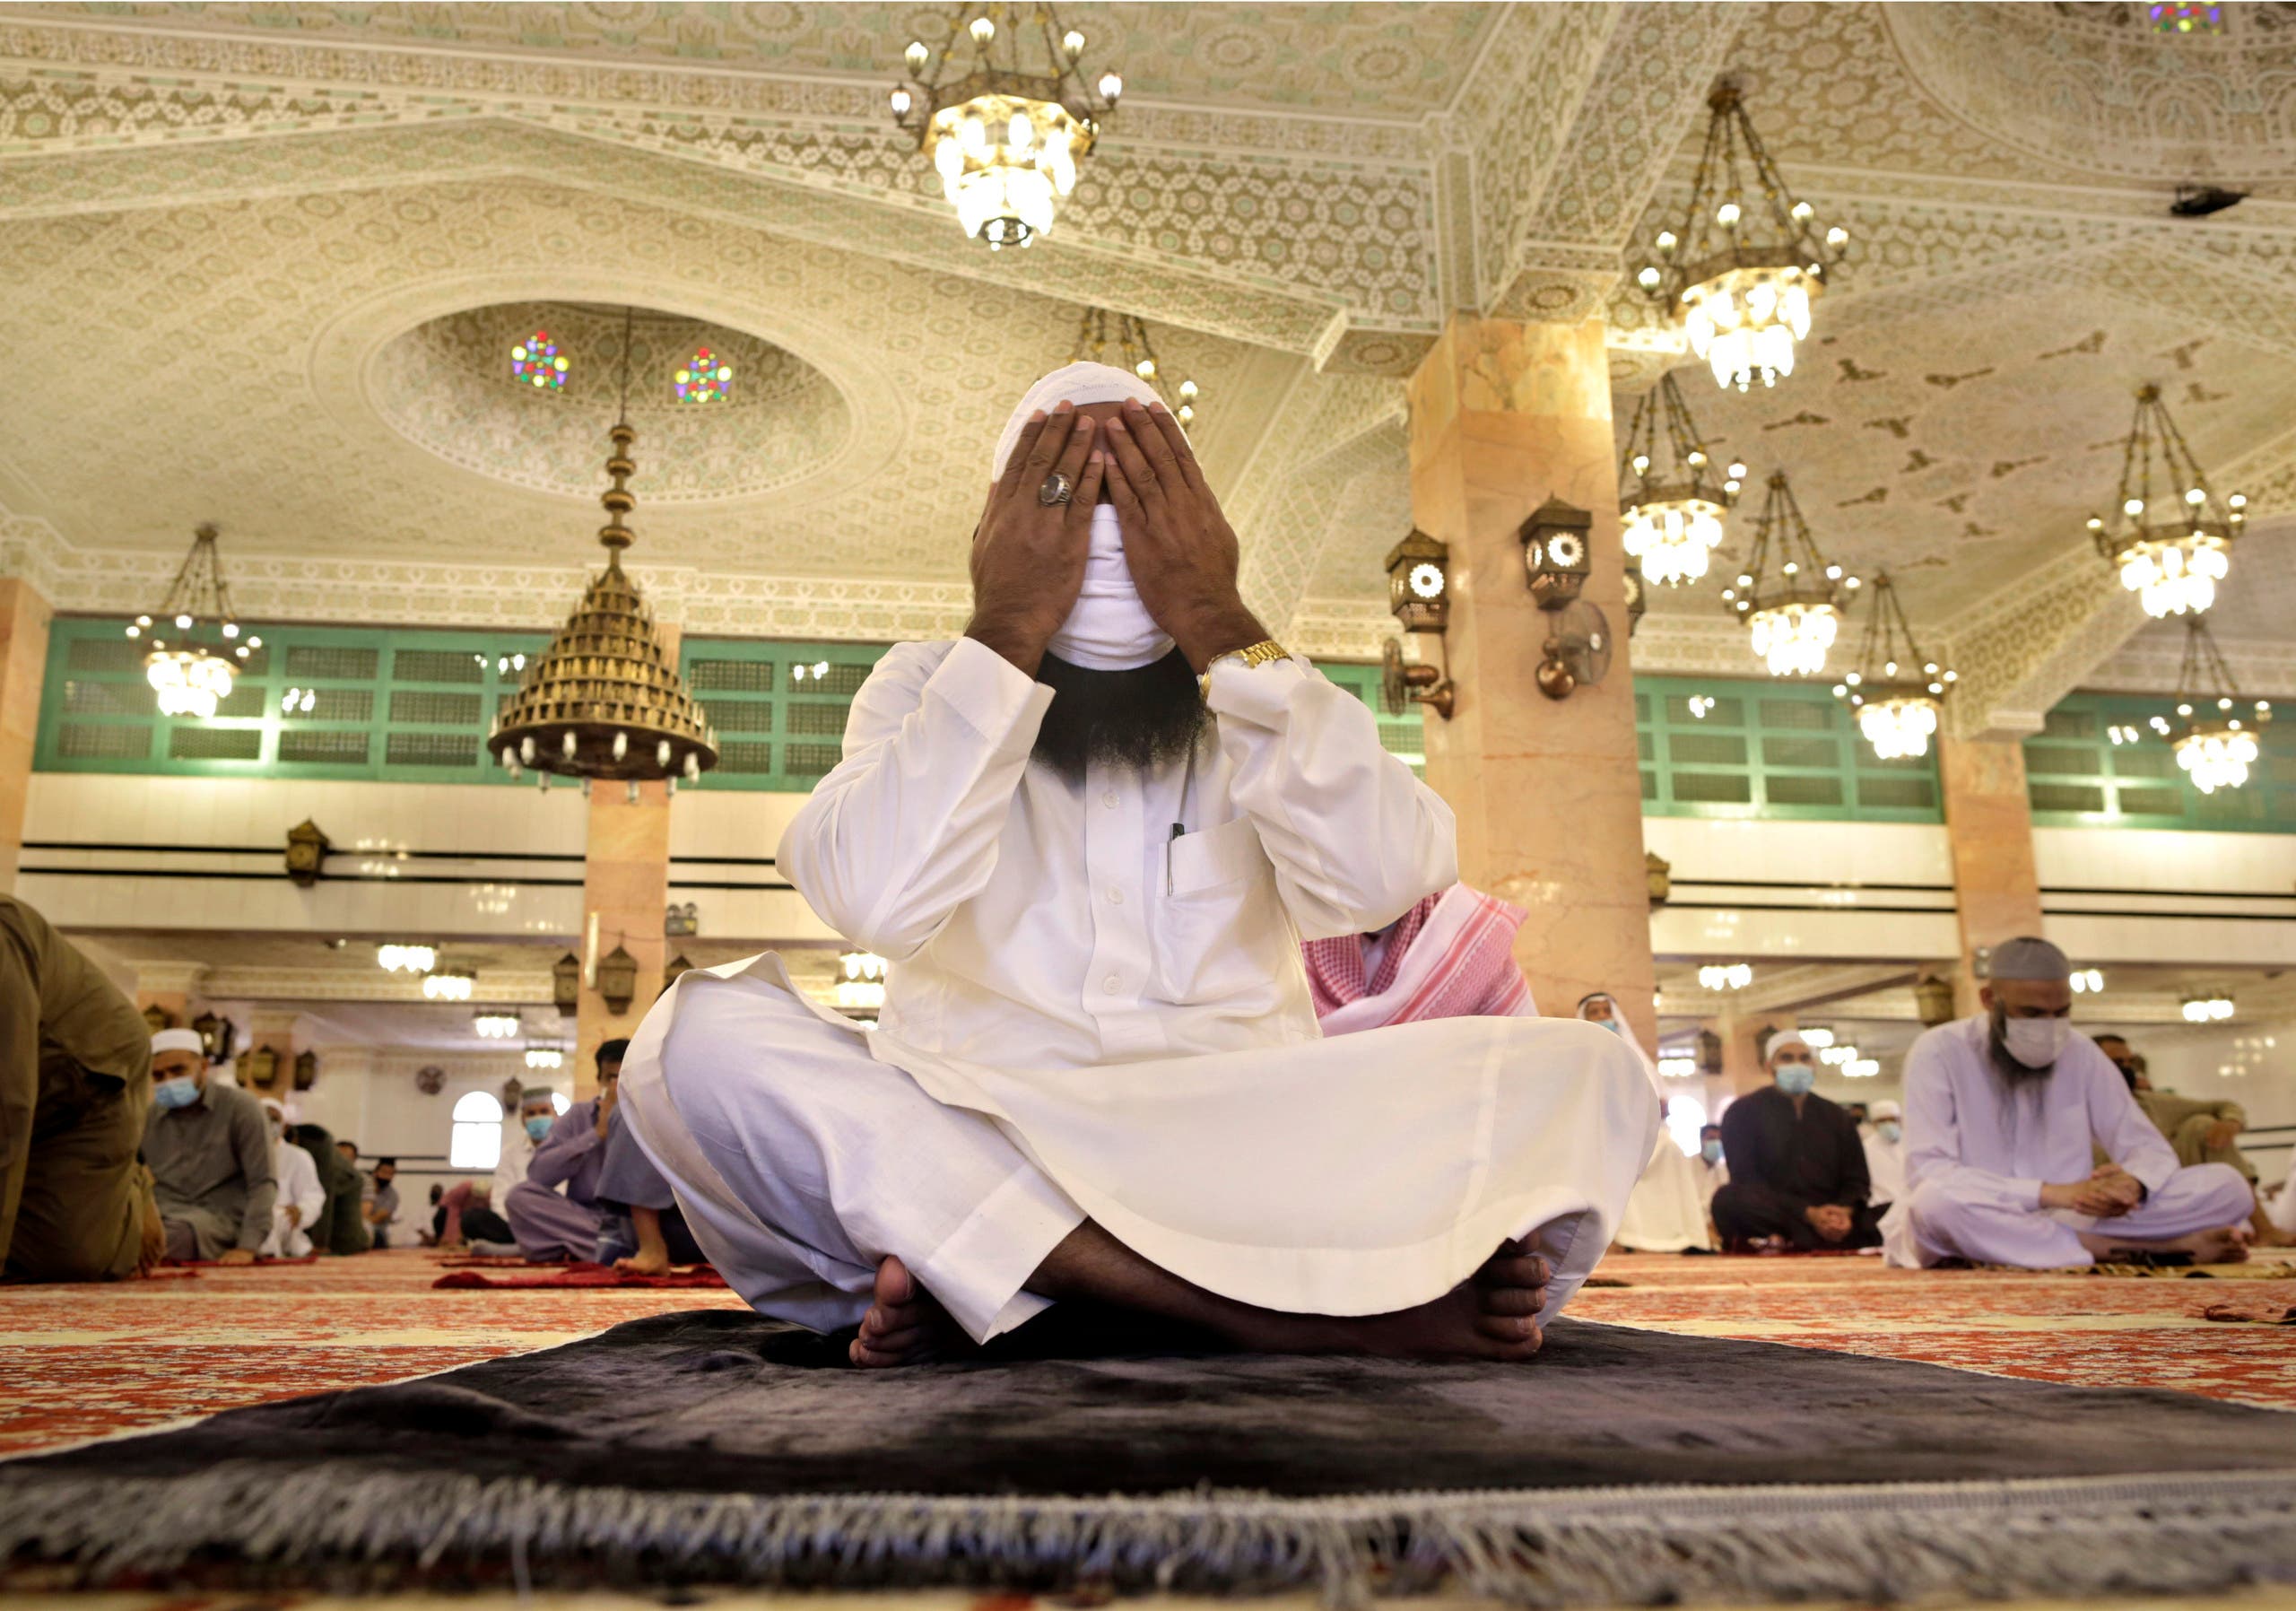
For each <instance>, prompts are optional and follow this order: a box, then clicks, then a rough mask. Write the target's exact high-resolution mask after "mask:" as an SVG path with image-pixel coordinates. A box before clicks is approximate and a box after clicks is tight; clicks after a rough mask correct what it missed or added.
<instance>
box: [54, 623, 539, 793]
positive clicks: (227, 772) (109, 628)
mask: <svg viewBox="0 0 2296 1611" xmlns="http://www.w3.org/2000/svg"><path fill="white" fill-rule="evenodd" d="M250 630H251V633H252V634H253V635H258V636H260V637H261V638H262V639H263V640H264V643H263V647H262V648H261V649H254V650H252V651H250V653H249V654H248V657H247V658H246V659H245V660H242V661H239V679H238V681H237V683H236V684H234V686H233V687H232V690H231V692H230V694H229V695H228V696H227V697H226V698H224V699H223V700H222V701H220V702H219V703H218V705H217V707H216V711H215V715H214V717H213V719H211V720H207V721H195V720H189V719H178V718H171V717H163V716H161V714H160V713H159V709H158V706H157V704H156V702H155V701H154V700H153V698H152V688H151V684H149V683H148V682H147V681H146V680H145V679H144V675H143V645H142V644H140V643H138V642H136V641H135V640H131V639H129V638H128V637H127V635H126V622H125V621H104V620H92V619H87V618H82V617H65V618H63V619H59V620H58V621H57V622H56V623H55V625H54V627H53V628H52V629H51V631H50V634H49V640H48V677H47V681H46V684H44V686H43V689H42V692H41V704H40V724H39V744H38V746H37V748H36V749H35V751H34V761H33V764H34V765H35V766H36V767H38V768H39V769H40V770H41V771H95V772H147V773H163V774H175V775H180V776H189V777H224V778H248V777H265V778H338V779H352V780H358V779H366V780H373V781H381V780H391V781H398V782H421V783H507V782H509V774H507V773H506V772H504V771H501V769H500V768H499V767H497V766H496V765H495V764H494V762H493V761H492V758H491V757H490V756H489V755H488V754H487V753H486V733H487V727H488V725H489V723H490V722H491V719H492V713H493V711H494V710H496V709H497V707H498V706H500V704H501V703H502V702H503V701H507V700H508V699H509V697H510V696H511V694H512V693H513V692H516V691H517V686H518V681H519V678H520V677H521V675H523V674H524V670H525V667H526V665H527V664H528V662H530V661H531V659H532V658H533V657H536V656H538V655H540V654H541V653H542V651H543V649H544V647H545V646H546V645H547V644H548V641H549V640H548V639H547V638H545V637H544V636H543V635H541V634H539V633H534V632H517V633H496V632H444V631H390V630H387V629H379V628H346V627H271V626H266V625H263V624H261V623H256V624H254V625H252V627H251V629H250Z"/></svg>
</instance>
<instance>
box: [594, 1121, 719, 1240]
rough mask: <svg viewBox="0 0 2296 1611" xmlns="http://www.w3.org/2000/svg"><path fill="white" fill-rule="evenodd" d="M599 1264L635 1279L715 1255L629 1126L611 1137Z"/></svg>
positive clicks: (602, 1173)
mask: <svg viewBox="0 0 2296 1611" xmlns="http://www.w3.org/2000/svg"><path fill="white" fill-rule="evenodd" d="M598 1205H599V1206H600V1208H601V1209H602V1210H604V1214H603V1216H602V1218H601V1219H600V1222H599V1226H598V1262H599V1263H600V1264H610V1265H612V1266H613V1267H614V1268H616V1269H618V1270H627V1271H629V1272H630V1273H631V1275H634V1276H659V1275H661V1274H663V1273H664V1272H665V1271H666V1270H668V1269H669V1268H670V1267H672V1266H674V1265H680V1264H706V1263H708V1262H709V1254H707V1253H705V1252H703V1251H702V1250H701V1245H700V1243H699V1242H697V1241H695V1240H694V1238H693V1232H692V1231H691V1230H690V1229H689V1228H688V1227H687V1225H686V1218H685V1215H684V1213H683V1211H682V1210H681V1209H680V1208H679V1207H678V1205H677V1197H676V1196H675V1194H674V1192H673V1191H672V1190H671V1189H670V1183H669V1181H667V1180H665V1179H663V1178H662V1171H659V1170H658V1169H656V1168H655V1167H654V1163H653V1161H652V1160H651V1159H649V1158H648V1157H647V1155H646V1149H645V1148H644V1147H642V1146H640V1145H639V1143H638V1138H637V1136H633V1135H631V1130H630V1127H629V1126H628V1125H626V1124H624V1125H616V1126H615V1127H614V1128H613V1135H612V1136H608V1137H607V1138H606V1145H605V1149H604V1161H603V1163H601V1164H600V1166H599V1169H598Z"/></svg>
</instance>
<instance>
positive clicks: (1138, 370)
mask: <svg viewBox="0 0 2296 1611" xmlns="http://www.w3.org/2000/svg"><path fill="white" fill-rule="evenodd" d="M1110 347H1114V348H1115V349H1116V355H1115V357H1114V358H1110V357H1109V348H1110ZM1087 360H1090V361H1091V362H1093V363H1106V364H1109V365H1111V366H1112V367H1113V368H1116V369H1121V370H1131V371H1132V372H1133V373H1134V374H1135V375H1137V376H1139V377H1140V378H1141V379H1143V380H1145V381H1146V382H1147V383H1148V384H1149V385H1151V386H1152V387H1154V388H1156V389H1157V390H1158V391H1159V392H1161V391H1163V390H1164V373H1163V370H1162V369H1161V366H1160V365H1159V364H1158V363H1157V361H1156V349H1155V347H1154V346H1153V345H1152V344H1150V342H1149V340H1148V321H1147V320H1146V319H1144V318H1141V317H1140V316H1139V315H1138V314H1136V313H1116V312H1112V311H1110V310H1109V309H1106V308H1087V309H1084V317H1083V318H1082V319H1081V320H1079V321H1078V323H1077V326H1076V344H1075V345H1074V347H1072V348H1070V349H1069V353H1068V361H1069V362H1071V363H1082V362H1083V361H1087ZM1173 390H1174V394H1175V395H1176V396H1178V398H1179V402H1178V405H1175V406H1174V407H1173V409H1172V413H1173V414H1175V415H1176V416H1178V420H1179V422H1180V423H1181V424H1183V425H1189V424H1193V423H1195V421H1196V398H1197V397H1199V396H1202V395H1203V393H1202V391H1201V390H1200V389H1199V388H1197V386H1196V382H1195V381H1193V380H1191V379H1187V378H1186V377H1185V376H1183V377H1182V378H1181V379H1180V382H1179V384H1178V387H1176V388H1173Z"/></svg>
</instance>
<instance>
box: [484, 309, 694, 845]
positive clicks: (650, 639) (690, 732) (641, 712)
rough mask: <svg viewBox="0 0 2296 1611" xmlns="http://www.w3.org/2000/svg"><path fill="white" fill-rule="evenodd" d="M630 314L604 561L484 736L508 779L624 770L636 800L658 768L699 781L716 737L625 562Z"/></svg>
mask: <svg viewBox="0 0 2296 1611" xmlns="http://www.w3.org/2000/svg"><path fill="white" fill-rule="evenodd" d="M630 322H631V314H630V310H628V309H624V310H623V313H622V417H621V419H620V420H619V421H618V422H616V423H615V425H614V427H613V431H610V432H609V433H608V434H609V435H610V436H611V437H612V439H613V452H612V453H611V454H610V455H609V456H608V457H607V458H606V474H607V475H608V476H610V477H611V478H612V481H613V484H612V485H610V486H608V487H607V488H606V490H605V491H604V492H602V493H600V494H599V495H598V501H599V502H600V503H602V504H604V506H605V509H606V524H605V525H604V527H602V528H601V529H600V530H599V532H598V541H599V543H601V544H604V548H605V551H606V568H605V569H604V570H603V571H600V572H599V573H598V574H597V575H596V577H594V578H592V579H591V581H590V585H589V587H588V588H587V590H586V591H585V592H584V593H583V595H582V602H581V603H580V604H579V605H576V606H575V609H574V614H572V615H570V616H569V617H568V618H567V621H566V624H565V625H564V626H563V627H561V628H560V629H559V631H558V636H557V637H555V638H553V639H552V640H551V643H550V647H549V648H548V649H545V650H544V651H543V655H542V657H541V658H540V659H538V660H536V661H535V663H534V665H533V666H532V667H531V668H530V669H529V670H528V671H527V672H526V678H525V681H524V682H522V683H521V684H519V687H518V692H517V693H516V694H515V695H513V696H512V698H511V700H510V702H509V704H508V705H506V706H504V707H503V709H502V710H501V711H500V714H498V715H497V716H496V718H495V721H494V730H493V732H492V733H491V734H490V735H489V736H488V737H487V740H486V745H487V748H488V749H490V750H491V751H492V752H493V753H494V755H495V757H496V759H498V760H499V761H500V762H501V763H502V765H503V766H505V767H507V768H508V769H509V772H510V775H511V776H512V777H514V778H515V777H517V776H518V775H519V773H520V772H521V771H524V770H525V769H526V768H528V767H531V768H533V769H534V771H535V772H536V774H537V775H538V781H539V782H540V783H541V785H542V786H543V787H544V788H549V787H550V779H551V775H552V773H556V774H557V775H559V776H561V777H568V778H579V779H582V787H583V788H584V790H585V791H587V789H588V788H589V787H590V781H591V779H595V778H605V779H615V780H620V781H625V782H627V783H628V784H629V785H630V795H631V798H632V799H633V800H634V799H636V798H637V797H638V784H639V780H640V779H668V781H669V785H670V788H671V790H672V792H675V791H676V788H677V782H678V779H680V778H681V777H683V778H684V779H686V780H687V781H688V782H694V781H698V780H699V779H700V777H701V774H702V773H703V772H704V771H708V770H709V768H711V767H713V766H715V765H717V764H718V738H717V735H716V733H714V732H713V731H712V730H711V729H710V727H709V724H708V723H707V722H706V721H704V720H703V718H702V713H701V708H700V706H699V705H697V704H695V703H694V701H693V696H692V695H691V693H689V692H686V686H685V682H684V680H683V678H681V677H680V676H679V675H678V668H677V662H676V661H675V660H674V658H672V657H671V655H670V652H669V650H668V649H666V648H665V647H664V645H663V643H662V638H661V634H660V633H659V632H658V631H657V630H656V629H655V626H654V617H653V613H652V612H651V611H650V610H648V608H647V607H646V601H645V599H644V597H642V596H640V594H639V590H638V584H637V583H636V582H634V581H632V580H631V579H630V578H629V577H628V576H626V575H625V574H623V572H622V550H623V549H625V548H627V547H629V546H630V544H631V541H632V537H631V530H630V528H629V527H627V526H625V525H623V524H622V520H623V518H624V517H625V516H627V515H628V514H629V513H630V511H631V509H635V508H636V507H637V506H638V500H637V498H636V496H635V495H633V494H632V493H631V491H630V487H629V482H630V478H631V476H632V475H636V474H637V472H638V466H637V464H636V463H635V462H634V461H633V460H632V459H631V457H630V447H631V443H632V442H635V441H636V440H638V433H637V432H636V431H632V430H631V428H630Z"/></svg>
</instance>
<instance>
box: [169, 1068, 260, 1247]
mask: <svg viewBox="0 0 2296 1611" xmlns="http://www.w3.org/2000/svg"><path fill="white" fill-rule="evenodd" d="M143 1162H144V1163H147V1164H149V1165H150V1166H151V1169H152V1185H153V1187H154V1189H156V1190H157V1192H158V1194H159V1199H160V1219H161V1223H163V1224H165V1225H166V1227H167V1233H168V1257H169V1258H171V1259H173V1260H175V1261H176V1262H177V1263H178V1264H188V1263H190V1262H192V1261H193V1260H195V1259H207V1260H213V1262H215V1263H218V1264H252V1263H254V1262H255V1256H256V1253H257V1250H259V1249H261V1248H262V1246H263V1243H264V1239H265V1238H266V1237H268V1236H269V1235H270V1234H271V1208H272V1201H273V1199H274V1197H276V1196H277V1195H278V1187H277V1179H276V1176H275V1174H274V1170H273V1167H272V1162H271V1127H270V1125H269V1124H268V1123H267V1122H266V1121H265V1119H264V1116H263V1106H262V1104H261V1103H259V1102H257V1101H256V1099H255V1098H254V1097H252V1096H250V1095H248V1093H246V1092H244V1091H242V1090H240V1089H239V1087H238V1086H236V1085H226V1084H222V1082H221V1081H219V1080H216V1079H214V1078H213V1077H211V1075H210V1074H209V1071H208V1067H207V1059H206V1058H205V1056H204V1054H203V1052H202V1051H201V1049H200V1045H199V1037H198V1036H197V1035H196V1034H194V1033H193V1032H191V1031H189V1030H162V1031H161V1032H159V1033H158V1034H156V1035H154V1036H152V1116H151V1118H150V1119H147V1120H146V1121H145V1122H144V1126H143Z"/></svg>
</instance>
